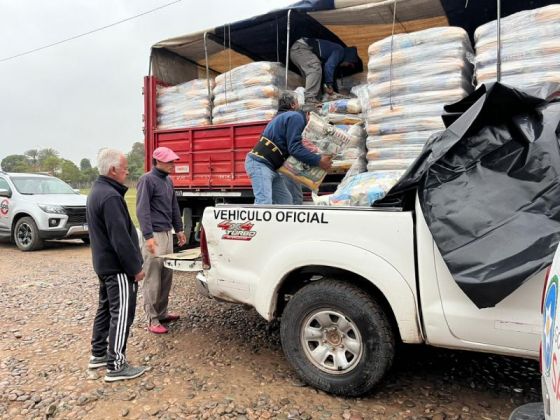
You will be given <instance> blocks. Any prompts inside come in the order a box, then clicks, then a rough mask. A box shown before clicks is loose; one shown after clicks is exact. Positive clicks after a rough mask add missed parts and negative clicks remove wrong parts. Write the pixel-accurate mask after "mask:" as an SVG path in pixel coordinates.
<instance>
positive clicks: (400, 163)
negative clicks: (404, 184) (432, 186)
mask: <svg viewBox="0 0 560 420" xmlns="http://www.w3.org/2000/svg"><path fill="white" fill-rule="evenodd" d="M414 160H415V159H379V160H368V164H367V170H368V172H376V171H387V170H402V171H404V170H406V168H408V167H409V166H410V165H411V164H412V162H414Z"/></svg>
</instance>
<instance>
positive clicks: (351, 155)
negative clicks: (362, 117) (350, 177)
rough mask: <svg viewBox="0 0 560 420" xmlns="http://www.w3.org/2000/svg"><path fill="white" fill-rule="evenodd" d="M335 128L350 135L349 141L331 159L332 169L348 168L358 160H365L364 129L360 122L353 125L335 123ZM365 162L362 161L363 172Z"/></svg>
mask: <svg viewBox="0 0 560 420" xmlns="http://www.w3.org/2000/svg"><path fill="white" fill-rule="evenodd" d="M336 127H337V128H340V129H341V130H343V131H345V132H346V133H347V134H348V136H350V141H349V142H348V144H347V145H346V147H345V148H344V150H342V152H341V153H339V154H338V155H337V156H335V157H334V159H333V168H334V169H343V170H350V169H351V168H352V166H353V165H354V164H355V163H356V161H358V160H361V159H363V160H365V156H366V131H365V130H364V127H362V125H361V124H355V125H337V126H336ZM366 165H367V162H365V163H364V165H363V166H364V170H363V171H361V172H364V171H365V170H366Z"/></svg>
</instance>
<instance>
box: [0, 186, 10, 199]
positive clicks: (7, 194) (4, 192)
mask: <svg viewBox="0 0 560 420" xmlns="http://www.w3.org/2000/svg"><path fill="white" fill-rule="evenodd" d="M11 196H12V192H11V191H10V190H4V189H2V188H0V197H7V198H10V197H11Z"/></svg>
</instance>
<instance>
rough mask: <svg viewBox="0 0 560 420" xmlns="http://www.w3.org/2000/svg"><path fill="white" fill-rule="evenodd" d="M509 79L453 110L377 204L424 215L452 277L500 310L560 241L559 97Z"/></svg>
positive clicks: (481, 90) (548, 260)
mask: <svg viewBox="0 0 560 420" xmlns="http://www.w3.org/2000/svg"><path fill="white" fill-rule="evenodd" d="M558 90H560V89H559V87H558V86H554V87H552V86H548V89H547V90H546V93H544V90H543V92H541V95H542V96H541V98H538V97H535V96H529V95H527V94H525V93H522V92H520V91H517V90H515V89H513V88H509V87H507V86H505V85H502V84H500V83H495V84H491V85H489V86H484V85H483V86H482V87H480V88H479V89H477V90H476V91H475V92H474V93H473V94H471V95H470V96H469V97H467V98H465V99H463V100H462V101H460V102H457V103H455V104H453V105H449V106H446V107H445V111H446V112H447V113H448V114H447V115H446V116H445V117H444V121H445V122H446V126H447V129H446V130H445V131H443V132H441V133H438V134H435V135H434V136H432V137H431V138H430V140H429V141H428V142H427V144H426V147H425V148H424V150H423V152H422V154H421V155H420V156H419V157H418V159H417V160H416V161H415V162H414V164H413V165H412V166H411V167H410V168H409V170H408V171H407V172H406V173H405V174H404V175H403V177H402V178H401V180H400V181H399V182H398V183H397V185H395V187H393V188H392V189H391V191H389V193H388V194H387V196H386V197H385V198H384V199H382V200H379V201H378V202H376V203H374V206H403V207H405V208H409V209H411V208H413V202H414V197H415V196H416V193H418V198H419V200H420V205H421V208H422V212H423V214H424V217H425V219H426V222H427V224H428V227H429V229H430V232H431V233H432V235H433V238H434V241H435V243H436V244H437V246H438V248H439V250H440V252H441V255H442V257H443V259H444V260H445V262H446V264H447V266H448V268H449V270H450V272H451V274H452V275H453V278H454V279H455V281H456V282H457V284H458V285H459V287H460V288H461V289H462V290H463V291H464V292H465V293H466V294H467V296H468V297H469V298H470V299H471V300H472V301H473V302H474V303H475V304H476V305H477V306H478V307H479V308H485V307H492V306H495V305H496V304H497V303H499V302H500V301H501V300H502V299H504V298H505V297H506V296H508V295H509V294H510V293H511V292H513V291H514V290H515V289H517V288H518V287H519V286H520V285H521V284H523V282H525V281H526V280H527V279H528V278H530V277H531V276H532V275H534V274H536V273H538V272H539V271H540V270H542V269H543V268H545V267H546V266H548V265H550V264H551V263H552V257H553V255H554V251H555V249H556V246H557V244H558V241H559V240H560V177H559V175H560V147H559V144H560V102H550V98H549V99H548V100H546V99H543V98H546V97H547V96H548V94H549V93H551V92H555V91H558Z"/></svg>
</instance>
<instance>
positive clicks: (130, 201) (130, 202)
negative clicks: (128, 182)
mask: <svg viewBox="0 0 560 420" xmlns="http://www.w3.org/2000/svg"><path fill="white" fill-rule="evenodd" d="M80 192H81V193H82V194H85V195H88V194H89V188H86V189H81V190H80ZM124 198H125V201H126V205H127V206H128V211H129V213H130V217H131V218H132V221H133V222H134V226H136V227H140V224H139V223H138V218H137V217H136V188H129V190H128V191H127V193H126V195H125V196H124Z"/></svg>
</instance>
